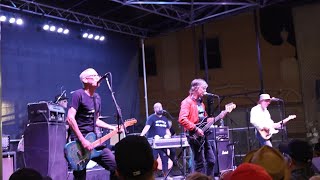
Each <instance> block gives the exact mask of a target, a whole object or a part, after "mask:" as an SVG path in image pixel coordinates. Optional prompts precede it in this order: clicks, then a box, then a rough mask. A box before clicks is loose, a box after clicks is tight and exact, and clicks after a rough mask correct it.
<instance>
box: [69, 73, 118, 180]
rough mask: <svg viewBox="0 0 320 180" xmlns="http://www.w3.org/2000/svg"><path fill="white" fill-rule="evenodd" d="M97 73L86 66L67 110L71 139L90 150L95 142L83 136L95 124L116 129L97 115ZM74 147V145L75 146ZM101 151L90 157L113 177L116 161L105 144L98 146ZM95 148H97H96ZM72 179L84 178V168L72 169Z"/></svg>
mask: <svg viewBox="0 0 320 180" xmlns="http://www.w3.org/2000/svg"><path fill="white" fill-rule="evenodd" d="M100 78H101V77H100V76H99V75H98V73H97V72H96V71H95V70H94V69H92V68H88V69H86V70H84V71H83V72H82V73H81V74H80V80H81V82H82V83H83V88H81V89H78V90H76V91H74V92H73V93H72V100H71V105H70V108H69V110H68V116H67V121H68V123H69V126H70V128H71V129H72V131H73V132H72V133H71V140H72V141H75V140H77V142H79V143H78V144H79V145H80V146H82V148H83V149H84V150H83V151H87V152H91V151H92V150H93V149H94V148H96V147H95V143H92V142H90V141H89V140H88V139H86V138H85V136H86V135H88V134H90V133H91V134H92V133H94V131H95V130H94V129H95V127H96V126H98V127H101V128H107V129H111V130H113V131H117V127H115V126H111V125H109V124H107V123H105V122H104V121H102V120H100V119H99V118H98V117H99V116H100V112H101V98H100V96H99V95H98V94H97V93H95V90H96V89H97V88H98V87H99V85H100V84H99V83H98V81H99V79H100ZM75 147H76V146H75ZM98 148H99V149H98V150H101V153H100V154H99V156H98V157H95V158H92V160H93V161H96V162H97V163H98V164H99V165H101V166H102V167H104V168H105V169H108V170H109V171H110V179H115V169H116V162H115V157H114V155H113V154H112V152H111V150H110V149H108V148H106V147H105V146H100V147H98ZM96 149H97V148H96ZM83 151H77V153H78V154H77V156H78V155H82V154H84V152H83ZM73 175H74V179H76V180H78V179H81V180H85V179H86V168H84V169H82V168H81V169H80V170H74V171H73Z"/></svg>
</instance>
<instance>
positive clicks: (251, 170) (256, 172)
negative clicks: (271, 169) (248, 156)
mask: <svg viewBox="0 0 320 180" xmlns="http://www.w3.org/2000/svg"><path fill="white" fill-rule="evenodd" d="M242 179H246V180H257V179H258V180H272V177H271V176H270V175H269V174H268V172H267V171H266V170H265V169H264V168H263V167H261V166H259V165H257V164H252V163H243V164H241V165H240V166H239V167H238V168H237V169H235V170H234V171H233V172H232V173H230V175H229V177H226V178H224V179H223V180H242Z"/></svg>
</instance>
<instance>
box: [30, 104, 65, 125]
mask: <svg viewBox="0 0 320 180" xmlns="http://www.w3.org/2000/svg"><path fill="white" fill-rule="evenodd" d="M28 119H29V122H30V123H35V122H65V110H64V109H63V107H61V106H59V105H58V104H54V103H51V102H39V103H29V104H28Z"/></svg>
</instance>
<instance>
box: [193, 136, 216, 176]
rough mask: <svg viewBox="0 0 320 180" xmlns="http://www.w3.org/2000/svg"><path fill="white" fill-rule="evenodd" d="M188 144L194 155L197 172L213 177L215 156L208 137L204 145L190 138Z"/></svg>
mask: <svg viewBox="0 0 320 180" xmlns="http://www.w3.org/2000/svg"><path fill="white" fill-rule="evenodd" d="M188 142H189V145H190V148H191V150H192V153H193V160H194V169H195V171H197V172H200V173H204V174H206V175H208V176H211V177H213V175H214V174H213V172H214V169H213V167H214V164H215V155H214V152H213V149H212V146H211V144H210V142H209V141H208V139H207V137H205V138H204V142H203V143H200V142H199V141H198V140H196V139H193V138H188ZM205 165H206V166H205Z"/></svg>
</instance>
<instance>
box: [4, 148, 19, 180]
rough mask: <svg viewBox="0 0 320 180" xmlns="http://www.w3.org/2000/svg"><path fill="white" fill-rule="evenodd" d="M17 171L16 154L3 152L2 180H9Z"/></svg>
mask: <svg viewBox="0 0 320 180" xmlns="http://www.w3.org/2000/svg"><path fill="white" fill-rule="evenodd" d="M15 170H16V152H14V151H10V152H2V179H3V180H8V179H9V177H10V176H11V174H12V173H13V172H14V171H15Z"/></svg>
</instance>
